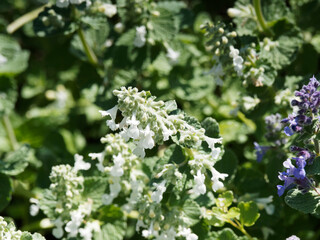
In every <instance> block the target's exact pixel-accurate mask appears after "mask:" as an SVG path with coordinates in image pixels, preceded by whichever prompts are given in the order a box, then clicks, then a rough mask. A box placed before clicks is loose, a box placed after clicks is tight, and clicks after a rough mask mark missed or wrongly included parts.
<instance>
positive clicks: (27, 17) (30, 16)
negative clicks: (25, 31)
mask: <svg viewBox="0 0 320 240" xmlns="http://www.w3.org/2000/svg"><path fill="white" fill-rule="evenodd" d="M46 6H48V4H45V5H43V6H41V7H39V8H37V9H34V10H32V11H31V12H28V13H26V14H24V15H22V16H21V17H19V18H18V19H16V20H15V21H13V22H12V23H10V24H9V25H8V26H7V32H8V33H9V34H12V33H14V32H15V31H17V30H18V29H19V28H21V27H22V26H23V25H25V24H27V23H28V22H31V21H33V20H34V19H35V18H37V17H38V15H39V13H41V12H42V11H43V9H44V8H45V7H46Z"/></svg>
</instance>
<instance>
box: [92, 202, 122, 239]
mask: <svg viewBox="0 0 320 240" xmlns="http://www.w3.org/2000/svg"><path fill="white" fill-rule="evenodd" d="M99 211H100V215H99V220H101V221H103V222H107V223H106V224H104V225H103V226H102V227H101V231H100V232H96V233H95V235H94V239H96V240H122V239H123V238H124V235H125V233H126V228H127V224H126V221H125V218H124V215H123V212H122V210H121V209H120V208H119V207H116V206H114V205H110V206H105V207H103V208H102V209H100V210H99Z"/></svg>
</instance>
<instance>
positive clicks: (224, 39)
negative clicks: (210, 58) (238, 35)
mask: <svg viewBox="0 0 320 240" xmlns="http://www.w3.org/2000/svg"><path fill="white" fill-rule="evenodd" d="M222 43H223V44H227V43H228V38H226V37H225V36H223V37H222Z"/></svg>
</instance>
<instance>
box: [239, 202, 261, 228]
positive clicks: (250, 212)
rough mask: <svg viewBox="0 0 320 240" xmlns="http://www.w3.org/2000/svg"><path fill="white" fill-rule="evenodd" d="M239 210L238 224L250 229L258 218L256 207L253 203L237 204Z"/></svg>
mask: <svg viewBox="0 0 320 240" xmlns="http://www.w3.org/2000/svg"><path fill="white" fill-rule="evenodd" d="M238 208H239V209H240V222H241V224H242V225H244V226H247V227H250V226H252V225H254V223H255V222H256V221H257V220H258V218H259V217H260V214H259V210H258V206H257V204H256V203H255V202H253V201H250V202H240V203H239V204H238Z"/></svg>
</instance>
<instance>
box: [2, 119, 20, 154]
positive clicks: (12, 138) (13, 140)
mask: <svg viewBox="0 0 320 240" xmlns="http://www.w3.org/2000/svg"><path fill="white" fill-rule="evenodd" d="M2 124H3V126H4V129H5V130H6V132H7V135H8V138H9V142H10V145H11V148H12V150H17V149H18V142H17V139H16V136H15V135H14V131H13V128H12V125H11V122H10V119H9V118H8V116H7V115H4V116H3V117H2Z"/></svg>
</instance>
